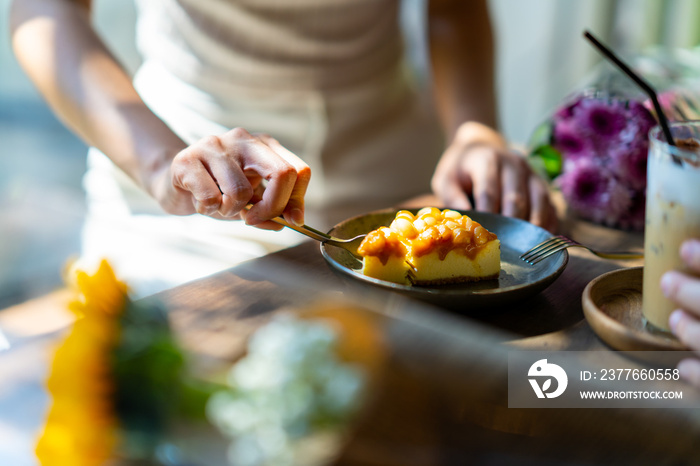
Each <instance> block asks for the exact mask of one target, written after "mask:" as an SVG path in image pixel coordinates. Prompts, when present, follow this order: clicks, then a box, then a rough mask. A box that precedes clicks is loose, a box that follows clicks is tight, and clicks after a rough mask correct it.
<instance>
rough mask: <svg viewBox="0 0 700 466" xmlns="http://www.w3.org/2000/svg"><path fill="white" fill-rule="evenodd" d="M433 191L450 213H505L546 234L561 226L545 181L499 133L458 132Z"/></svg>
mask: <svg viewBox="0 0 700 466" xmlns="http://www.w3.org/2000/svg"><path fill="white" fill-rule="evenodd" d="M432 189H433V191H434V192H435V194H436V195H437V196H438V197H439V198H440V200H441V201H442V202H444V203H445V205H447V206H449V207H453V208H457V209H472V208H475V209H477V210H482V211H487V212H500V213H502V214H503V215H507V216H509V217H518V218H522V219H525V220H529V221H530V222H532V223H534V224H535V225H539V226H541V227H543V228H545V229H547V230H554V229H555V228H556V226H557V216H556V211H555V209H554V207H553V206H552V204H551V202H550V199H549V191H548V189H547V185H546V183H545V181H544V180H542V179H541V178H540V177H539V176H537V175H536V174H535V173H534V172H533V171H532V170H531V169H530V167H529V166H528V165H527V162H526V161H525V159H524V158H523V157H522V156H520V155H518V154H516V153H514V152H512V151H510V150H508V148H507V146H506V143H505V141H504V140H503V138H502V137H501V136H500V135H499V134H498V133H497V132H496V131H494V130H492V129H491V128H489V127H487V126H485V125H481V124H479V123H473V122H470V123H465V124H463V125H462V126H461V127H460V128H459V130H458V131H457V133H456V136H455V138H454V141H453V142H452V144H450V146H449V147H448V148H447V150H446V151H445V153H444V154H443V156H442V159H441V160H440V163H439V164H438V166H437V169H436V170H435V174H434V175H433V179H432ZM470 197H471V198H472V199H473V203H472V200H470Z"/></svg>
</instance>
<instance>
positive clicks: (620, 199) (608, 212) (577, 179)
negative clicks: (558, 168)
mask: <svg viewBox="0 0 700 466" xmlns="http://www.w3.org/2000/svg"><path fill="white" fill-rule="evenodd" d="M557 181H558V184H559V187H560V188H561V191H562V193H563V194H564V197H565V199H566V200H567V201H568V203H569V205H570V206H571V208H573V209H574V210H575V211H576V212H577V213H578V214H579V215H580V216H582V217H584V218H588V219H590V220H593V221H594V222H598V223H605V224H608V225H614V224H616V223H617V221H618V219H619V218H620V216H621V215H622V214H623V213H624V212H625V211H626V210H627V209H628V208H629V207H630V204H631V195H630V192H629V190H628V189H627V188H625V187H624V186H623V185H621V184H620V183H619V182H617V180H616V179H615V178H614V177H613V176H612V174H611V173H610V172H609V171H608V170H607V169H606V168H605V167H603V166H601V165H599V164H597V163H595V162H593V161H591V160H589V159H580V160H579V161H578V162H574V163H572V164H570V165H569V168H568V170H567V171H566V172H565V173H564V174H563V175H561V176H560V177H559V178H558V179H557Z"/></svg>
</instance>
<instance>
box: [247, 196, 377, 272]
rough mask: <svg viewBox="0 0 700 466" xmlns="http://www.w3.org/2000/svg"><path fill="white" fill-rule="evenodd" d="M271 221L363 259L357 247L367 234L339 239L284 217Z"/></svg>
mask: <svg viewBox="0 0 700 466" xmlns="http://www.w3.org/2000/svg"><path fill="white" fill-rule="evenodd" d="M251 207H252V205H247V206H246V207H245V209H246V210H250V208H251ZM270 220H271V221H273V222H275V223H277V224H279V225H282V226H284V227H287V228H291V229H292V230H294V231H296V232H298V233H301V234H302V235H304V236H308V237H309V238H311V239H315V240H316V241H320V242H321V243H326V244H330V245H333V246H338V247H340V248H343V249H345V250H347V251H348V252H349V253H350V254H352V255H353V256H355V257H356V258H359V259H361V258H362V257H361V256H360V255H359V254H358V253H357V247H358V246H359V245H360V243H361V242H362V240H363V239H364V237H365V236H367V235H366V234H362V235H357V236H354V237H352V238H347V239H345V238H337V237H335V236H331V235H329V234H327V233H323V232H322V231H319V230H317V229H315V228H312V227H310V226H308V225H295V224H293V223H289V222H288V221H286V220H285V219H284V218H282V217H274V218H271V219H270Z"/></svg>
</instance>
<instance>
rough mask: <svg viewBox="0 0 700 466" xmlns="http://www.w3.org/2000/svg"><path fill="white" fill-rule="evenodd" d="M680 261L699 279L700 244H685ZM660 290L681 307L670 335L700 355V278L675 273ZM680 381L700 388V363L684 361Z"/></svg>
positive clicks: (665, 277)
mask: <svg viewBox="0 0 700 466" xmlns="http://www.w3.org/2000/svg"><path fill="white" fill-rule="evenodd" d="M680 255H681V259H683V262H684V263H685V265H686V266H687V267H688V271H689V272H690V273H693V274H698V275H700V240H697V239H692V240H687V241H685V242H684V243H683V245H682V246H681V250H680ZM661 289H662V290H663V292H664V294H665V295H666V297H667V298H669V299H671V300H673V301H675V302H676V304H678V307H679V309H678V310H676V311H673V313H672V314H671V317H670V319H669V325H670V327H671V331H672V332H673V333H674V334H675V335H676V336H677V337H678V339H679V340H680V341H682V342H683V343H685V344H686V345H687V346H688V347H689V348H691V349H693V350H695V351H700V278H698V277H694V276H691V275H688V274H685V273H681V272H677V271H672V272H667V273H665V274H664V275H663V277H661ZM678 369H679V370H680V374H681V377H683V378H684V379H686V380H687V381H689V382H690V383H692V384H693V385H695V386H696V387H700V361H698V360H697V359H685V360H683V361H681V362H680V363H679V364H678Z"/></svg>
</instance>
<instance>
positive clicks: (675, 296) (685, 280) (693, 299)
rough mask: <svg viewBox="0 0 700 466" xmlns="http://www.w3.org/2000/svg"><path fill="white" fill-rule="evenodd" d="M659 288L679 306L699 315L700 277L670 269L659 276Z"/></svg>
mask: <svg viewBox="0 0 700 466" xmlns="http://www.w3.org/2000/svg"><path fill="white" fill-rule="evenodd" d="M661 290H662V291H663V292H664V295H665V296H666V297H667V298H668V299H670V300H672V301H674V302H675V303H676V304H678V306H679V307H681V308H683V309H684V310H686V311H688V312H690V313H692V314H694V315H695V316H697V317H700V279H698V278H695V277H691V276H689V275H686V274H684V273H681V272H677V271H675V270H672V271H670V272H666V273H665V274H664V275H663V276H662V277H661Z"/></svg>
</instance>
